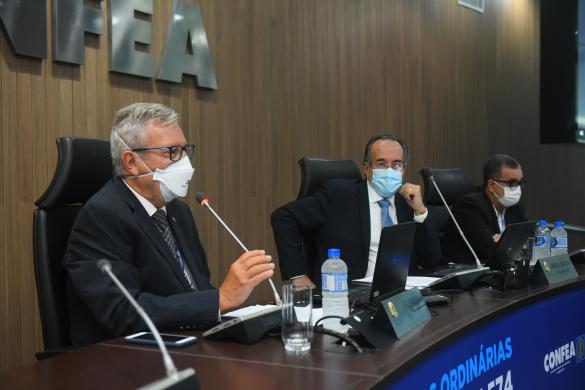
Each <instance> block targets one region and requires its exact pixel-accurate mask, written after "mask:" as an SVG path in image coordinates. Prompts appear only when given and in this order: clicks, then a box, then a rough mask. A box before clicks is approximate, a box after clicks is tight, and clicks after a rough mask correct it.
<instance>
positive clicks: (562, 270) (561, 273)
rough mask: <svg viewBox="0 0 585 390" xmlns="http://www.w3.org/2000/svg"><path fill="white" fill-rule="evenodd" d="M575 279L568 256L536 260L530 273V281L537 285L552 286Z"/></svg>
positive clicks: (575, 273)
mask: <svg viewBox="0 0 585 390" xmlns="http://www.w3.org/2000/svg"><path fill="white" fill-rule="evenodd" d="M576 277H578V275H577V271H575V267H574V266H573V263H572V262H571V259H570V258H569V256H568V255H560V256H552V257H545V258H544V259H538V261H537V262H536V265H535V266H534V271H533V272H532V280H533V281H535V282H537V283H542V282H544V283H546V284H554V283H559V282H564V281H565V280H569V279H574V278H576Z"/></svg>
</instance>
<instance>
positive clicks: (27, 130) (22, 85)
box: [13, 59, 40, 364]
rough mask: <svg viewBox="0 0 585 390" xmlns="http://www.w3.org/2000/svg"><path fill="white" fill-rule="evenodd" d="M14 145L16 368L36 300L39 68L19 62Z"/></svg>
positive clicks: (31, 340) (25, 350)
mask: <svg viewBox="0 0 585 390" xmlns="http://www.w3.org/2000/svg"><path fill="white" fill-rule="evenodd" d="M17 66H18V76H17V86H16V87H17V89H16V95H17V99H16V101H17V131H18V135H17V139H18V141H17V144H16V145H14V148H15V157H16V162H17V164H18V170H17V172H18V176H17V180H16V182H15V184H16V187H17V188H18V189H19V194H18V203H17V207H16V212H17V213H18V214H17V217H16V219H14V220H13V227H14V229H15V230H16V231H17V232H18V241H17V242H16V243H14V244H16V245H18V246H19V249H20V253H19V256H18V257H17V258H15V259H14V262H18V263H20V266H19V267H18V272H19V275H18V278H19V279H20V291H18V293H19V294H20V307H19V308H18V314H19V321H20V324H19V331H20V332H22V334H23V335H29V336H28V337H22V338H21V339H20V342H21V347H20V348H21V356H22V358H21V359H22V360H21V361H20V364H23V363H25V362H27V361H28V356H30V354H31V353H34V352H35V349H36V340H35V335H36V328H37V326H38V324H37V323H36V322H35V315H36V310H35V307H36V297H35V280H34V272H31V265H32V262H31V259H32V257H33V255H32V252H33V250H32V245H31V243H32V218H31V216H32V213H33V210H34V208H33V203H34V200H35V199H34V181H35V179H36V178H35V172H34V169H33V166H34V157H33V155H32V153H33V146H34V142H33V140H34V135H33V134H34V129H33V121H32V118H33V115H34V114H33V111H34V110H35V108H34V106H33V104H32V95H33V91H32V74H34V73H37V72H38V71H39V69H40V64H33V63H32V62H31V61H28V60H25V59H19V60H18V62H17Z"/></svg>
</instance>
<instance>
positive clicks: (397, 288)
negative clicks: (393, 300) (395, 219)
mask: <svg viewBox="0 0 585 390" xmlns="http://www.w3.org/2000/svg"><path fill="white" fill-rule="evenodd" d="M415 231H416V222H406V223H401V224H398V225H392V226H387V227H385V228H383V229H382V233H381V234H380V244H379V245H378V255H377V257H376V265H375V268H374V276H373V277H372V283H371V284H367V285H363V284H362V285H359V284H355V283H352V285H351V286H350V288H349V302H350V303H353V302H357V303H369V304H371V305H376V304H378V303H380V302H381V301H383V300H384V299H386V298H388V297H391V296H392V295H395V294H398V293H400V292H403V291H404V289H405V287H406V278H407V277H408V270H409V268H410V258H411V255H412V247H413V244H414V234H415Z"/></svg>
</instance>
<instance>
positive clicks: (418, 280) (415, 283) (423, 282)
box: [352, 276, 439, 290]
mask: <svg viewBox="0 0 585 390" xmlns="http://www.w3.org/2000/svg"><path fill="white" fill-rule="evenodd" d="M438 279H439V278H431V277H428V276H409V277H408V278H406V289H407V290H409V289H411V288H413V287H418V288H424V287H428V286H429V284H431V283H433V282H434V281H435V280H438ZM352 282H353V283H358V284H372V277H371V276H370V277H366V278H361V279H354V280H352Z"/></svg>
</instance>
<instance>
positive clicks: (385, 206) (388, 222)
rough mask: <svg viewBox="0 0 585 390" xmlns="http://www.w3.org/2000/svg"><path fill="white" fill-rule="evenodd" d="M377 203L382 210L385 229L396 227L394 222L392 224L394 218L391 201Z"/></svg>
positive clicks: (383, 200)
mask: <svg viewBox="0 0 585 390" xmlns="http://www.w3.org/2000/svg"><path fill="white" fill-rule="evenodd" d="M376 203H378V206H380V209H382V210H381V211H382V227H383V228H385V227H386V226H392V225H394V222H392V218H391V217H390V209H389V206H390V201H389V200H388V199H386V198H383V199H380V200H379V201H377V202H376Z"/></svg>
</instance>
